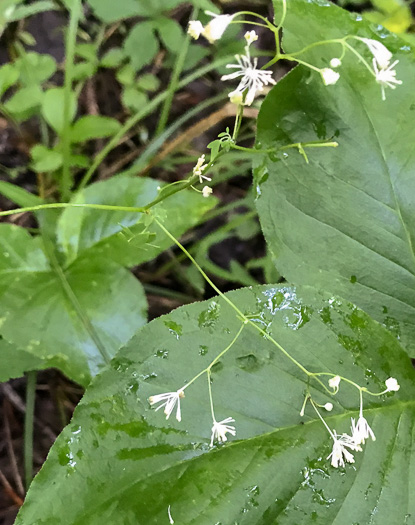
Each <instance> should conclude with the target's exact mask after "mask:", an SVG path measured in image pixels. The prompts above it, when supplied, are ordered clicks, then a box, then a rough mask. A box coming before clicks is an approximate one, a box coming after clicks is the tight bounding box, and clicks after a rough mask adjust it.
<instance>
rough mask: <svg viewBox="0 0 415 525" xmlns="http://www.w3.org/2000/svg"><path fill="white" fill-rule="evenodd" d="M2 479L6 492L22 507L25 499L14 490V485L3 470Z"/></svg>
mask: <svg viewBox="0 0 415 525" xmlns="http://www.w3.org/2000/svg"><path fill="white" fill-rule="evenodd" d="M0 481H1V483H2V485H3V487H4V492H5V493H6V494H7V495H8V496H9V498H10V499H12V500H13V501H14V503H15V504H16V505H18V506H19V507H21V506H22V505H23V499H22V498H21V497H20V496H19V495H18V494H16V492H15V491H14V490H13V487H12V486H11V485H10V483H9V482H8V481H7V478H6V476H5V475H4V474H3V472H2V471H1V470H0Z"/></svg>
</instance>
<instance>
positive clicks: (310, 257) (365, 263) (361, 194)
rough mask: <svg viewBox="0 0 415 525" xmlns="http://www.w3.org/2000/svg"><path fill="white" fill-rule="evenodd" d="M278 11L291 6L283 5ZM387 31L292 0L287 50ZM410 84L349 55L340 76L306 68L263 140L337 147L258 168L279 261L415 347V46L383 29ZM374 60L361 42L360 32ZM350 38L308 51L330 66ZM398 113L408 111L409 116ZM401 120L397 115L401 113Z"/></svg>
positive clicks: (266, 223)
mask: <svg viewBox="0 0 415 525" xmlns="http://www.w3.org/2000/svg"><path fill="white" fill-rule="evenodd" d="M276 12H277V19H278V13H279V12H280V10H279V9H278V5H277V10H276ZM356 33H358V34H359V35H360V36H364V37H370V38H376V39H378V40H380V39H381V38H380V35H377V34H375V33H373V32H372V31H371V30H370V28H369V26H368V24H367V23H366V22H364V21H360V20H357V21H356V16H355V15H351V14H349V13H347V12H346V11H343V10H341V9H340V8H337V7H336V6H335V5H332V4H328V3H322V2H306V1H303V0H293V1H291V2H290V7H289V9H288V16H287V19H286V22H285V29H284V42H283V44H284V49H286V51H287V52H291V51H297V50H299V49H301V48H302V47H303V46H306V45H308V44H309V43H311V42H315V41H318V40H323V39H330V38H339V37H343V36H344V35H346V34H356ZM381 34H382V35H383V38H382V42H383V44H384V45H385V46H386V47H388V48H389V49H390V50H391V51H392V52H393V53H394V57H393V60H395V59H399V64H398V65H397V66H396V70H397V78H399V79H400V80H402V81H403V84H402V85H400V86H397V89H396V90H394V91H393V90H391V89H388V88H386V90H387V93H386V101H382V98H381V92H380V86H379V85H378V84H377V83H376V82H375V81H374V77H373V76H372V75H371V74H370V73H369V72H368V71H367V70H366V69H365V67H364V66H363V65H362V64H361V63H359V62H358V61H357V60H356V57H355V56H354V55H353V54H352V53H350V52H349V53H347V54H346V56H345V57H344V59H343V60H342V66H341V68H340V69H339V72H340V79H339V80H338V82H337V84H336V85H334V86H327V87H326V86H324V85H323V83H322V81H321V78H320V75H319V74H318V73H314V72H310V71H309V70H307V69H305V68H304V67H297V68H295V69H294V70H293V71H292V72H291V73H289V74H288V75H287V76H286V77H285V78H284V79H283V80H282V81H281V82H279V83H278V85H277V86H275V88H273V90H272V91H271V92H270V93H269V95H268V96H267V98H266V100H265V101H264V103H263V105H262V108H261V111H260V115H259V119H258V134H257V143H258V145H261V147H263V148H277V147H281V146H283V145H287V144H289V143H296V142H307V141H318V140H337V142H338V143H339V146H338V147H337V148H315V149H311V148H309V149H307V150H306V151H307V155H308V159H309V164H306V163H305V161H304V159H303V157H302V156H301V155H300V154H299V152H298V151H296V150H295V149H291V150H286V152H285V153H284V154H283V155H282V154H279V155H277V154H276V153H275V154H274V153H272V154H269V155H268V156H266V157H265V156H264V161H263V163H262V165H259V166H258V168H257V169H256V175H255V177H256V182H257V183H258V188H259V190H258V200H257V209H258V212H259V216H260V220H261V225H262V229H263V231H264V234H265V237H266V239H267V242H268V245H269V247H270V248H271V250H272V252H273V253H274V255H275V260H276V266H277V269H278V271H279V272H280V273H281V274H282V275H283V276H284V277H285V278H286V279H287V280H289V281H290V282H292V283H294V284H311V285H313V286H315V287H317V288H320V289H324V290H329V291H331V292H333V293H336V294H338V295H341V296H342V297H345V298H346V299H348V300H351V301H352V302H354V303H355V304H357V305H358V306H359V307H361V308H363V309H364V310H366V311H367V312H368V313H369V314H370V315H371V316H372V317H374V318H375V319H376V320H378V321H379V322H381V323H383V324H384V325H385V326H387V327H388V328H389V329H391V330H392V331H393V332H394V333H395V334H396V335H397V336H398V337H400V338H401V340H402V341H403V343H404V345H405V346H406V348H407V349H408V352H409V353H411V354H413V353H414V351H415V315H414V314H415V212H414V210H415V178H414V177H413V173H414V170H415V154H414V149H413V143H414V141H415V127H414V125H413V116H412V115H413V112H414V109H415V104H414V94H413V93H414V92H413V86H412V77H413V70H414V65H415V60H414V54H413V52H412V51H410V50H409V49H408V46H407V45H404V44H403V42H402V41H401V40H400V39H399V38H398V37H396V36H394V35H390V34H388V33H387V32H386V31H385V30H383V29H382V32H381ZM349 42H350V43H351V44H353V45H354V46H356V47H358V49H359V52H361V53H363V54H364V56H365V57H366V59H367V60H368V61H369V62H371V55H370V52H369V50H368V49H367V48H366V46H365V45H364V44H363V43H361V42H353V41H349ZM340 52H341V49H340V46H338V45H337V46H336V45H328V46H318V47H314V48H313V49H310V50H309V51H308V52H307V53H306V54H304V55H303V56H302V59H303V60H305V61H308V62H310V63H312V64H315V65H317V66H318V67H327V66H328V64H329V61H330V60H331V59H332V58H333V57H337V56H339V54H340ZM398 116H399V117H398ZM397 119H398V120H397Z"/></svg>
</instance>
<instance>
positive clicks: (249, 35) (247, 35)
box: [244, 30, 258, 46]
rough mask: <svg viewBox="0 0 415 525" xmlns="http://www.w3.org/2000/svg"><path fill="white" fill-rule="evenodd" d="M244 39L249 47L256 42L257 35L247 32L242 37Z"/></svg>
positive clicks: (253, 32)
mask: <svg viewBox="0 0 415 525" xmlns="http://www.w3.org/2000/svg"><path fill="white" fill-rule="evenodd" d="M244 38H245V40H246V43H247V44H248V46H250V45H251V44H252V42H255V41H256V40H258V35H257V34H256V33H255V31H254V30H252V31H247V32H246V33H245V35H244Z"/></svg>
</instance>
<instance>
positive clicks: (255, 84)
mask: <svg viewBox="0 0 415 525" xmlns="http://www.w3.org/2000/svg"><path fill="white" fill-rule="evenodd" d="M245 49H246V55H236V56H235V58H236V61H237V62H238V63H237V64H228V65H227V66H226V67H227V68H228V69H239V71H236V72H235V73H231V74H230V75H223V77H222V78H221V80H233V79H234V78H239V77H242V78H241V80H240V82H239V85H238V87H237V88H236V89H235V91H232V92H231V93H229V97H230V99H231V102H234V103H237V104H241V103H242V101H243V93H244V91H245V90H246V89H248V92H247V94H246V97H245V105H247V106H250V105H251V104H252V102H253V101H254V98H255V95H256V93H257V91H262V90H263V89H264V86H267V85H268V84H275V80H274V79H273V78H272V71H263V70H261V69H257V65H258V59H257V58H254V59H253V61H252V60H251V56H250V54H249V47H248V46H247V47H246V48H245Z"/></svg>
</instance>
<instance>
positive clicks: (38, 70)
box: [15, 52, 57, 86]
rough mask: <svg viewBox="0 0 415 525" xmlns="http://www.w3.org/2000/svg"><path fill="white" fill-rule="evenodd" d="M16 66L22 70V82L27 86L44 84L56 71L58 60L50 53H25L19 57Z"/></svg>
mask: <svg viewBox="0 0 415 525" xmlns="http://www.w3.org/2000/svg"><path fill="white" fill-rule="evenodd" d="M15 66H16V67H17V68H18V69H19V70H20V82H21V83H22V84H24V85H25V86H32V85H33V84H42V83H43V82H45V81H46V80H48V79H49V78H50V77H51V76H52V75H53V74H54V73H55V72H56V67H57V66H56V61H55V60H54V58H53V57H51V56H50V55H41V54H39V53H34V52H30V53H25V54H24V55H23V56H22V57H21V58H19V59H17V60H16V62H15Z"/></svg>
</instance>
